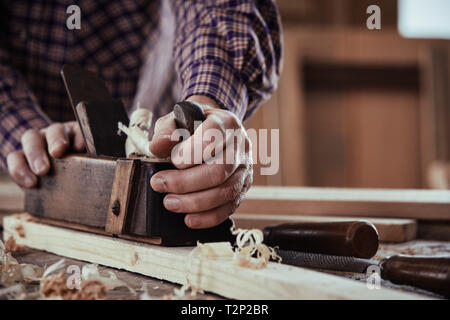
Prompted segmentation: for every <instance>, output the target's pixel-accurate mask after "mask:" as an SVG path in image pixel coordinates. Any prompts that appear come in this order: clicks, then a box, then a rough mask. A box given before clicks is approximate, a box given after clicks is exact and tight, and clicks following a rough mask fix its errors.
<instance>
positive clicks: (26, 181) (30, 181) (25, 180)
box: [23, 176, 34, 188]
mask: <svg viewBox="0 0 450 320" xmlns="http://www.w3.org/2000/svg"><path fill="white" fill-rule="evenodd" d="M23 183H24V184H25V187H27V188H30V187H32V186H33V185H34V179H33V178H31V177H29V176H25V177H24V178H23Z"/></svg>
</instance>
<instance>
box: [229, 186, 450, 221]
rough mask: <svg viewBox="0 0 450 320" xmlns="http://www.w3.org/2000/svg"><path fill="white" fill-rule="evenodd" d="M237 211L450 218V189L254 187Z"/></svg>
mask: <svg viewBox="0 0 450 320" xmlns="http://www.w3.org/2000/svg"><path fill="white" fill-rule="evenodd" d="M237 212H239V213H247V212H248V213H258V214H282V215H310V216H311V215H313V216H316V215H317V216H353V217H354V216H357V217H385V218H411V219H424V220H432V219H434V220H450V191H448V190H404V189H346V188H302V187H259V186H254V187H252V188H250V190H249V191H248V193H247V194H246V196H245V199H244V201H243V202H242V204H241V206H240V207H239V209H238V211H237Z"/></svg>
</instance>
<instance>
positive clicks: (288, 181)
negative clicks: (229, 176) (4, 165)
mask: <svg viewBox="0 0 450 320" xmlns="http://www.w3.org/2000/svg"><path fill="white" fill-rule="evenodd" d="M401 1H402V0H400V1H395V0H338V1H336V0H295V1H292V0H277V4H278V7H279V10H280V13H281V17H282V23H283V28H284V49H285V51H284V66H283V73H282V76H281V80H280V83H279V88H278V90H277V91H276V92H275V94H274V95H273V97H272V99H271V100H270V101H269V102H268V103H266V104H265V105H264V106H262V107H261V108H260V109H259V110H258V111H257V112H256V113H255V114H254V115H253V117H252V118H251V119H250V120H249V121H247V122H246V123H245V126H246V127H247V128H255V129H265V128H268V129H271V128H272V129H280V158H279V159H280V166H279V172H278V174H276V175H271V176H262V175H261V174H260V170H259V169H260V165H259V164H256V166H255V175H254V184H255V185H274V186H279V185H282V186H316V187H355V188H416V189H421V188H435V189H449V188H450V124H449V122H450V96H449V92H450V90H449V86H450V81H449V71H450V64H449V56H450V53H449V52H450V49H449V48H450V42H449V41H448V40H441V39H420V38H419V39H414V38H404V37H402V36H401V35H400V34H399V31H398V20H399V19H398V16H399V3H401ZM403 1H404V2H407V1H410V2H412V1H413V0H403ZM419 1H420V0H419ZM433 1H440V2H441V3H442V0H433ZM414 2H416V1H414ZM374 4H375V5H378V6H379V7H380V9H381V30H368V29H367V27H366V19H367V17H368V16H369V15H368V14H367V13H366V10H367V7H368V6H369V5H374ZM442 12H443V14H445V10H443V11H442ZM269 150H270V148H269ZM7 179H8V178H7V176H6V175H5V174H4V173H2V172H0V181H5V180H7Z"/></svg>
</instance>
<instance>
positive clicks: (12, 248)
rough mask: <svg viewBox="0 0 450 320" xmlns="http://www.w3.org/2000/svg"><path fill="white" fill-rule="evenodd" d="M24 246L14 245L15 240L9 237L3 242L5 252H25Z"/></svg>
mask: <svg viewBox="0 0 450 320" xmlns="http://www.w3.org/2000/svg"><path fill="white" fill-rule="evenodd" d="M26 248H27V247H26V246H23V245H20V244H17V243H16V240H15V239H14V238H13V237H12V236H11V237H9V238H8V240H6V242H5V252H6V253H8V252H11V253H13V252H22V251H25V250H26Z"/></svg>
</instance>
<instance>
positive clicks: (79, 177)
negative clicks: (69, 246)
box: [25, 155, 232, 246]
mask: <svg viewBox="0 0 450 320" xmlns="http://www.w3.org/2000/svg"><path fill="white" fill-rule="evenodd" d="M120 160H125V159H114V158H107V157H90V156H84V155H75V156H68V157H66V158H63V159H52V169H51V171H50V173H49V174H48V175H46V176H43V177H40V178H39V185H38V187H37V188H32V189H25V209H26V211H27V212H29V213H31V214H32V215H34V216H36V217H40V218H45V219H51V220H55V221H56V222H58V221H60V222H67V223H68V226H70V227H75V228H79V229H86V227H88V228H92V229H90V230H94V231H95V230H96V229H98V231H99V233H107V234H111V235H119V236H120V235H121V234H123V235H129V236H138V237H145V238H147V239H148V240H149V242H153V243H158V244H162V245H166V246H174V245H194V244H195V243H196V242H197V241H201V242H210V241H231V240H232V238H231V233H230V228H231V225H232V222H231V220H230V219H227V221H225V222H224V223H222V224H221V225H219V226H218V227H214V228H210V229H201V230H194V229H190V228H188V227H187V226H186V225H185V223H184V216H185V215H184V214H180V213H173V212H170V211H168V210H167V209H165V207H164V205H163V198H164V196H165V194H162V193H158V192H155V191H154V190H153V189H152V188H151V185H150V179H151V177H152V175H153V174H154V173H156V172H158V171H160V170H166V169H172V168H173V166H172V164H170V163H157V162H156V163H155V162H147V161H142V160H138V159H129V160H132V161H134V162H135V172H134V173H133V175H132V177H131V187H130V194H129V203H128V205H127V208H125V210H121V212H120V214H122V215H123V214H126V218H125V219H124V226H123V229H122V230H119V231H118V232H117V233H116V232H114V231H112V232H110V231H109V230H108V228H107V226H108V219H111V217H113V218H115V214H114V213H113V210H114V209H117V208H114V202H115V201H114V199H112V198H111V197H112V190H113V185H114V182H115V179H116V175H117V170H116V169H117V166H118V163H119V161H120ZM118 178H119V179H122V180H123V179H126V177H118ZM121 205H122V206H123V205H125V204H124V203H122V204H121ZM119 218H120V216H119ZM77 226H78V227H77ZM74 241H76V239H74Z"/></svg>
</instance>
